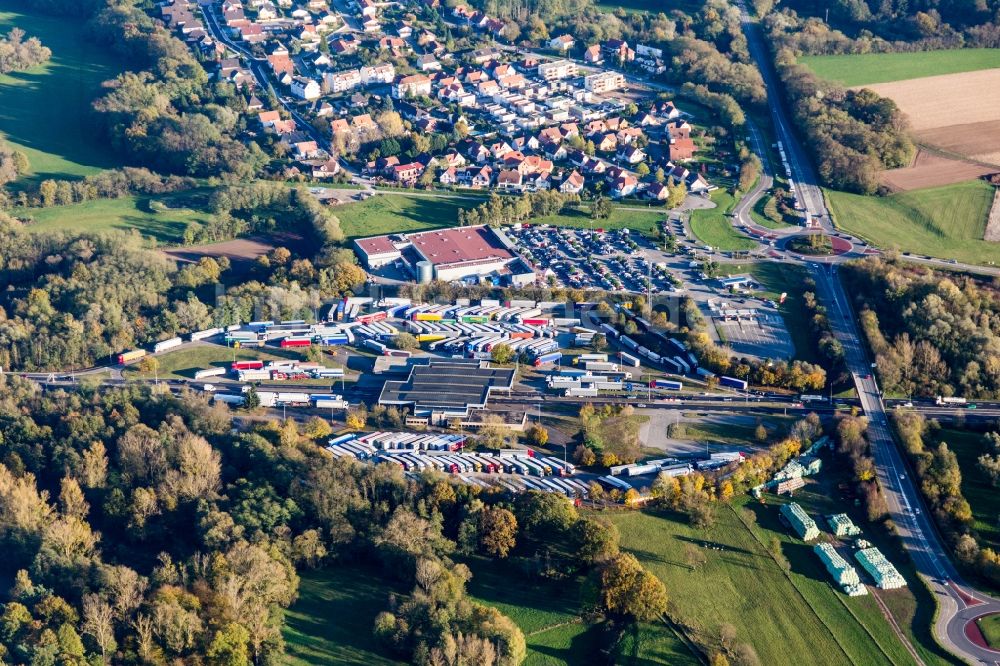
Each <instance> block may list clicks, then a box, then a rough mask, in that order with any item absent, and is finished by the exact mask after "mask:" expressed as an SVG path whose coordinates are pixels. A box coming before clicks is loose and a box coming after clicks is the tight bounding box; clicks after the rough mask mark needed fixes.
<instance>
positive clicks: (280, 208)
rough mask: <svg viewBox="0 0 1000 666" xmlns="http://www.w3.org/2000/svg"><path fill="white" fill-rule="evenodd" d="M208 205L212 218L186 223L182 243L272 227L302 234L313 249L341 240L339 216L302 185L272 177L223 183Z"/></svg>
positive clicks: (269, 229) (244, 233)
mask: <svg viewBox="0 0 1000 666" xmlns="http://www.w3.org/2000/svg"><path fill="white" fill-rule="evenodd" d="M209 209H210V210H211V211H212V213H213V217H212V219H211V220H210V221H209V222H208V223H207V224H193V225H191V226H190V227H188V228H187V229H186V230H185V232H184V242H185V243H189V244H190V243H215V242H219V241H225V240H230V239H233V238H236V237H237V236H243V235H246V234H261V233H271V232H275V231H282V232H292V233H299V234H302V235H304V236H306V237H307V239H308V240H309V241H311V247H314V248H317V249H321V248H324V247H326V246H329V245H333V244H337V243H340V242H342V241H343V240H344V232H343V231H342V230H341V228H340V220H338V219H337V216H336V215H334V214H333V213H331V212H330V210H329V209H328V208H325V207H324V206H323V204H321V203H320V202H319V201H318V200H317V199H316V197H314V196H312V195H311V194H309V191H308V190H307V189H306V188H305V187H295V188H292V187H288V186H287V185H285V184H284V183H277V182H272V181H256V182H253V183H249V184H241V185H227V186H223V187H220V188H218V189H216V190H215V191H214V192H213V193H212V197H211V200H210V202H209Z"/></svg>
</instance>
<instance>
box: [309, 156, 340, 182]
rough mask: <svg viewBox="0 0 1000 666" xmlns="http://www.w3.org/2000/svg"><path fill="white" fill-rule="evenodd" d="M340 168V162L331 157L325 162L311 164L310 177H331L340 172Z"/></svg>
mask: <svg viewBox="0 0 1000 666" xmlns="http://www.w3.org/2000/svg"><path fill="white" fill-rule="evenodd" d="M340 170H341V168H340V162H338V161H337V158H335V157H331V158H330V159H328V160H326V161H325V162H321V163H319V164H316V165H314V166H313V168H312V177H313V178H316V179H322V178H333V177H334V176H336V175H337V174H338V173H340Z"/></svg>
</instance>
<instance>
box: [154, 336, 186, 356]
mask: <svg viewBox="0 0 1000 666" xmlns="http://www.w3.org/2000/svg"><path fill="white" fill-rule="evenodd" d="M183 343H184V341H183V340H181V339H180V338H170V339H169V340H161V341H160V342H157V343H156V344H155V345H153V353H154V354H159V353H160V352H165V351H167V350H168V349H173V348H174V347H180V346H181V345H182V344H183Z"/></svg>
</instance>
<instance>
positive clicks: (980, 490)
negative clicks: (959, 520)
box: [934, 429, 1000, 630]
mask: <svg viewBox="0 0 1000 666" xmlns="http://www.w3.org/2000/svg"><path fill="white" fill-rule="evenodd" d="M938 442H946V443H947V444H948V448H949V449H951V450H952V451H953V452H954V453H955V456H956V457H957V458H958V466H959V468H960V469H961V470H962V496H963V497H965V499H966V501H968V502H969V506H971V507H972V520H973V523H972V529H973V530H975V532H976V533H977V537H978V540H979V541H980V543H981V545H982V546H983V547H984V548H985V547H989V548H993V549H994V550H997V549H998V548H1000V525H997V516H998V515H1000V493H997V489H996V488H995V487H994V486H993V484H992V483H990V480H989V477H987V476H986V475H985V474H983V473H982V471H980V469H979V466H978V465H977V464H976V461H977V459H978V458H979V456H980V455H982V454H983V453H988V452H989V449H988V446H987V444H986V443H985V441H984V438H983V435H982V433H978V432H970V431H967V430H954V429H943V430H940V431H939V432H937V433H935V436H934V446H937V443H938ZM997 629H998V630H1000V623H998V626H997Z"/></svg>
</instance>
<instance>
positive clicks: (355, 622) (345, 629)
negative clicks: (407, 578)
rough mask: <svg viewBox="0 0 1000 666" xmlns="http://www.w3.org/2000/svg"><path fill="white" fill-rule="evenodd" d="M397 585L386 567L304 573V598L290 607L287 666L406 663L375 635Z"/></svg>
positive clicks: (339, 566) (286, 630) (301, 591)
mask: <svg viewBox="0 0 1000 666" xmlns="http://www.w3.org/2000/svg"><path fill="white" fill-rule="evenodd" d="M393 590H394V588H393V587H391V586H390V585H388V584H387V583H386V581H385V580H383V575H382V574H381V572H379V571H377V570H367V569H361V568H360V567H357V566H345V565H342V564H335V565H332V566H330V567H329V568H327V569H324V570H322V571H311V572H305V573H303V574H302V579H301V582H300V584H299V598H298V600H297V601H296V602H295V604H294V605H293V606H292V607H291V608H289V609H288V610H287V611H285V628H284V632H283V634H284V638H285V651H286V653H287V656H286V658H285V664H286V666H313V665H314V664H359V665H361V664H364V665H365V666H368V665H369V664H374V665H388V664H401V663H405V662H401V661H396V660H395V659H393V658H392V657H391V656H389V655H386V654H385V653H384V652H383V651H382V650H381V649H380V648H379V646H378V645H377V644H376V643H375V639H374V637H373V636H372V624H373V623H374V622H375V616H376V615H378V614H379V613H381V612H382V611H383V610H386V609H387V608H388V605H389V603H388V600H389V593H390V592H392V591H393ZM395 591H403V590H395Z"/></svg>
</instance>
